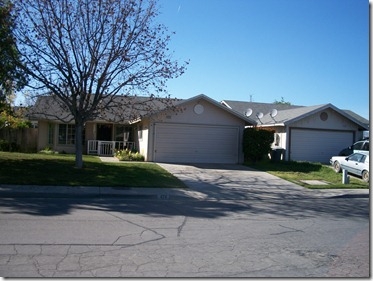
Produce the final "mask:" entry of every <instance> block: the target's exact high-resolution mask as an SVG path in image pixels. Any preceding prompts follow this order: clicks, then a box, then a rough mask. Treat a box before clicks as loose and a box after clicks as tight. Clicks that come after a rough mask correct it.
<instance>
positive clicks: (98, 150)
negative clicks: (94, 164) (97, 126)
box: [87, 140, 136, 156]
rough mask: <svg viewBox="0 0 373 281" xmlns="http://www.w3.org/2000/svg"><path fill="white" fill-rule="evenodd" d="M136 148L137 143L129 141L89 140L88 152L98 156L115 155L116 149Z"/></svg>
mask: <svg viewBox="0 0 373 281" xmlns="http://www.w3.org/2000/svg"><path fill="white" fill-rule="evenodd" d="M126 148H128V149H130V150H133V149H135V148H136V147H135V143H134V142H129V141H100V140H89V141H88V145H87V154H93V155H98V156H113V155H114V152H115V150H122V149H126Z"/></svg>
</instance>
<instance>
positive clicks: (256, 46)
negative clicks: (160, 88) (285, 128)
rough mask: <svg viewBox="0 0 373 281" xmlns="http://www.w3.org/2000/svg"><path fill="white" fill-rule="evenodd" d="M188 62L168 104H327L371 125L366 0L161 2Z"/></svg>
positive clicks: (177, 50)
mask: <svg viewBox="0 0 373 281" xmlns="http://www.w3.org/2000/svg"><path fill="white" fill-rule="evenodd" d="M158 4H159V9H160V12H161V15H160V16H159V18H158V19H157V20H159V21H160V22H161V23H163V24H165V25H166V26H167V27H168V28H169V31H173V32H176V34H175V35H173V37H172V39H171V43H170V49H171V50H173V51H174V54H173V57H174V58H175V59H177V60H179V61H184V60H190V64H189V66H188V69H187V71H186V73H185V74H184V75H183V76H181V77H179V78H177V79H174V80H170V81H169V83H168V91H169V94H171V96H172V97H177V98H185V99H186V98H191V97H193V96H195V95H198V94H205V95H207V96H209V97H211V98H213V99H215V100H217V101H221V100H241V101H250V99H251V100H252V101H254V102H266V103H272V102H274V101H275V100H277V101H279V100H281V98H282V97H283V98H284V100H285V101H288V102H291V103H292V104H294V105H306V106H307V105H319V104H326V103H332V104H333V105H335V106H337V107H338V108H341V109H350V110H353V111H355V112H356V113H358V114H360V115H361V116H363V117H365V118H367V119H368V118H369V2H368V1H367V0H338V1H337V0H159V2H158Z"/></svg>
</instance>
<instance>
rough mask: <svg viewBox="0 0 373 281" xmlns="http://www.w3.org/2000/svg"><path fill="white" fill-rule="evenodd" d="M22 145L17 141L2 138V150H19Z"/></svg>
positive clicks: (0, 141) (0, 146)
mask: <svg viewBox="0 0 373 281" xmlns="http://www.w3.org/2000/svg"><path fill="white" fill-rule="evenodd" d="M20 150H21V147H20V146H19V145H18V144H16V143H15V142H9V141H6V140H0V151H9V152H19V151H20Z"/></svg>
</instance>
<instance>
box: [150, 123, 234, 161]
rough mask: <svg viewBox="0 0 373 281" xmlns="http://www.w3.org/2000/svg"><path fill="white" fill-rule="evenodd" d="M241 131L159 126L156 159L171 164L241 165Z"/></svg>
mask: <svg viewBox="0 0 373 281" xmlns="http://www.w3.org/2000/svg"><path fill="white" fill-rule="evenodd" d="M238 132H239V130H238V127H227V126H210V125H187V124H184V125H176V124H156V127H155V144H154V159H155V161H157V162H171V163H237V162H238V143H239V142H238Z"/></svg>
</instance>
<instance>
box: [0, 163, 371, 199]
mask: <svg viewBox="0 0 373 281" xmlns="http://www.w3.org/2000/svg"><path fill="white" fill-rule="evenodd" d="M159 165H160V166H161V167H162V168H164V169H166V170H167V171H168V172H170V173H171V174H173V175H174V176H176V177H178V178H179V179H180V180H182V181H183V182H184V183H185V184H186V185H187V186H188V189H179V188H157V187H154V188H139V187H133V188H128V187H95V186H35V185H7V184H0V196H2V197H7V196H9V197H12V196H17V197H20V196H24V197H26V196H27V197H74V196H88V197H105V196H123V197H127V198H133V199H147V198H151V199H154V198H155V199H165V200H167V199H180V200H185V199H195V200H248V199H265V198H272V199H276V198H278V199H285V198H287V199H289V198H290V199H293V198H331V197H366V198H368V197H369V189H319V190H311V189H307V188H304V187H302V186H299V185H296V184H293V183H291V182H288V181H285V180H283V179H280V178H278V177H275V176H273V175H271V174H268V173H265V172H261V171H256V170H252V169H250V168H247V167H245V166H240V165H211V164H201V165H181V164H163V163H162V164H161V163H160V164H159Z"/></svg>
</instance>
